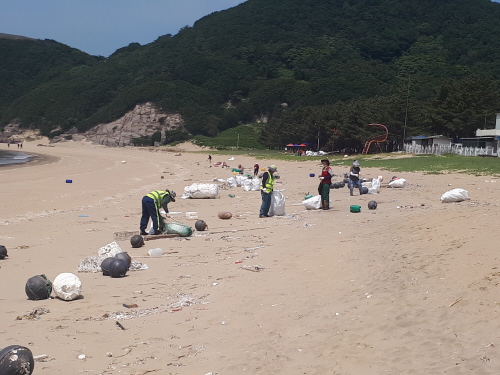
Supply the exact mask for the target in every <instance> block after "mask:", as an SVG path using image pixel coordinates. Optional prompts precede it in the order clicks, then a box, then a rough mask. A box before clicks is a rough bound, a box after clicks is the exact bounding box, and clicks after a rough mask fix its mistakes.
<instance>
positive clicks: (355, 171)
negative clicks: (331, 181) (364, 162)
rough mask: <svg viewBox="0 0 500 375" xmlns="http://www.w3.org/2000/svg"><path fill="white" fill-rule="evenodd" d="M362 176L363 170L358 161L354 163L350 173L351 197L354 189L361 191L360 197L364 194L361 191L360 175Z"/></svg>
mask: <svg viewBox="0 0 500 375" xmlns="http://www.w3.org/2000/svg"><path fill="white" fill-rule="evenodd" d="M360 174H361V168H360V167H359V162H358V161H357V160H354V163H352V167H351V170H350V171H349V192H350V194H351V196H353V195H354V194H353V191H354V188H355V187H357V188H358V189H359V195H362V194H363V191H362V190H361V188H362V186H361V180H360V178H359V175H360Z"/></svg>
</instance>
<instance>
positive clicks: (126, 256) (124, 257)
mask: <svg viewBox="0 0 500 375" xmlns="http://www.w3.org/2000/svg"><path fill="white" fill-rule="evenodd" d="M115 259H122V260H124V261H125V262H127V269H129V268H130V265H131V264H132V258H131V256H130V255H129V254H128V253H127V252H126V251H124V252H122V253H118V254H116V255H115Z"/></svg>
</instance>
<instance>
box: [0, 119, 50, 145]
mask: <svg viewBox="0 0 500 375" xmlns="http://www.w3.org/2000/svg"><path fill="white" fill-rule="evenodd" d="M42 138H43V137H42V136H41V135H40V131H39V130H33V129H24V128H21V126H19V124H18V123H13V124H9V125H7V126H5V128H4V129H3V130H2V131H0V143H17V142H26V141H34V140H40V139H42Z"/></svg>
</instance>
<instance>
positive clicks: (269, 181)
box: [260, 172, 274, 193]
mask: <svg viewBox="0 0 500 375" xmlns="http://www.w3.org/2000/svg"><path fill="white" fill-rule="evenodd" d="M267 174H268V175H269V177H268V178H267V181H266V186H262V182H261V183H260V189H261V190H264V191H265V192H266V193H272V192H273V187H274V178H273V175H272V174H271V173H270V172H267ZM262 181H264V179H262Z"/></svg>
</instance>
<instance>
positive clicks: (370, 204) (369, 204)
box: [368, 201, 377, 210]
mask: <svg viewBox="0 0 500 375" xmlns="http://www.w3.org/2000/svg"><path fill="white" fill-rule="evenodd" d="M368 208H369V209H370V210H374V209H376V208H377V202H375V201H369V202H368Z"/></svg>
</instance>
